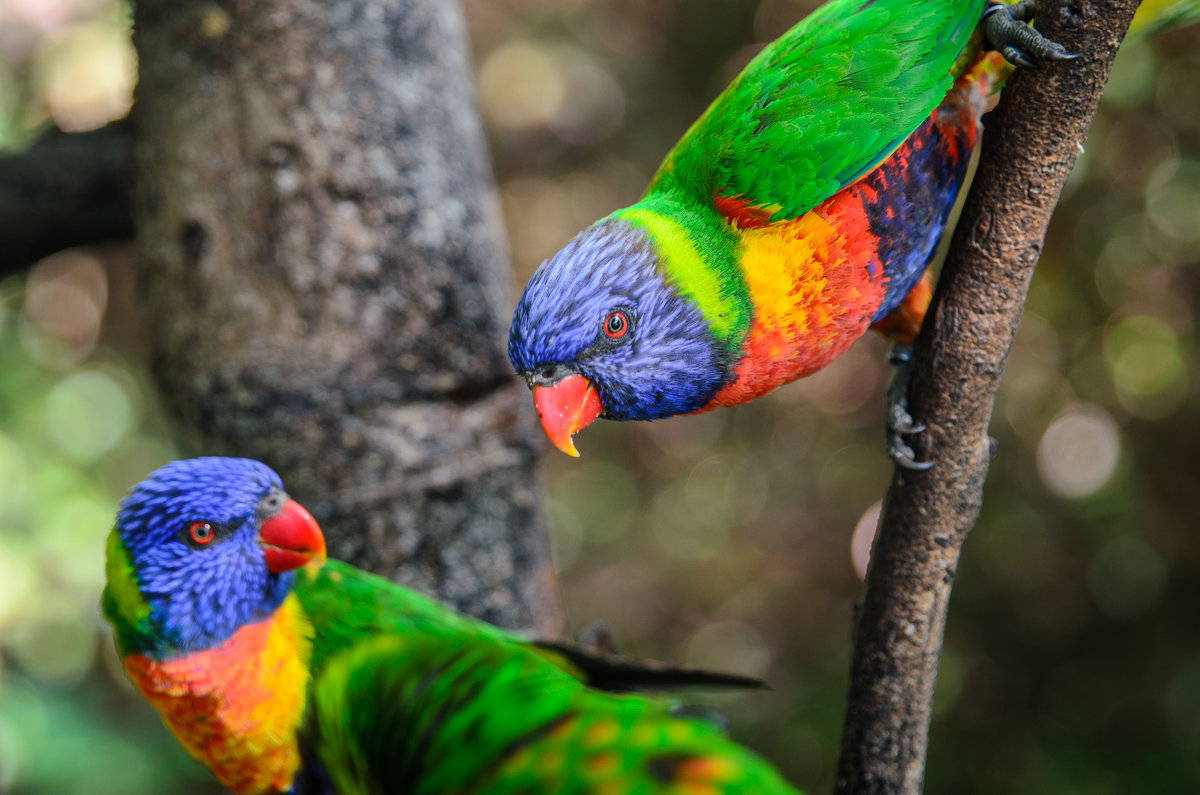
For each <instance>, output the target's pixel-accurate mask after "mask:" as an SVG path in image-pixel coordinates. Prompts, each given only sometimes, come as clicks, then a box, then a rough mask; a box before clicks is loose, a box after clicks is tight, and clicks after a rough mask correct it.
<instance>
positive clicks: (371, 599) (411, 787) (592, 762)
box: [102, 458, 795, 795]
mask: <svg viewBox="0 0 1200 795" xmlns="http://www.w3.org/2000/svg"><path fill="white" fill-rule="evenodd" d="M107 576H108V584H107V587H106V588H105V590H104V596H103V599H102V607H103V610H104V615H105V616H106V618H107V619H108V620H109V622H110V623H111V624H112V626H113V629H114V634H115V640H116V644H117V649H118V652H119V653H120V655H121V657H122V659H123V664H124V668H125V672H126V673H127V674H128V676H129V678H130V679H131V680H132V681H133V683H134V685H135V686H136V687H137V689H138V690H140V691H141V693H142V694H143V695H144V696H145V697H146V699H147V700H148V701H149V702H150V703H151V704H152V705H153V706H154V707H155V709H157V710H158V711H159V713H160V714H161V715H162V717H163V720H164V721H165V722H166V724H167V726H168V727H169V728H170V729H171V731H172V732H173V733H174V734H175V736H176V738H177V739H178V740H179V742H180V743H181V744H182V745H183V746H184V748H185V749H186V750H187V751H188V752H189V753H190V754H191V755H192V756H193V757H195V758H196V759H198V760H199V761H201V762H202V763H204V764H205V765H206V766H207V767H208V768H209V769H210V770H211V771H212V772H213V773H214V774H215V775H216V777H217V779H218V780H219V781H220V782H221V784H222V785H224V786H225V787H226V788H228V789H229V790H231V791H233V792H235V793H282V792H291V793H295V794H296V795H300V794H301V793H343V794H348V793H360V792H361V793H368V792H372V793H374V792H406V793H449V792H453V793H462V794H463V795H470V793H483V792H524V793H616V792H621V793H624V792H644V793H685V792H710V793H717V792H751V791H752V792H763V793H774V792H779V793H785V792H789V793H790V792H795V790H794V789H792V788H791V787H789V786H788V785H787V784H786V783H785V782H784V781H783V780H782V779H781V778H780V777H779V775H778V774H777V773H776V772H775V771H774V770H773V768H771V766H770V765H768V764H767V763H766V762H764V761H763V760H762V759H760V758H759V757H757V756H755V755H754V754H753V753H751V752H750V751H748V750H746V749H744V748H742V747H740V746H738V745H737V744H735V743H733V742H732V741H730V740H728V739H726V738H725V737H724V736H723V735H722V734H721V732H720V731H719V730H718V729H717V728H716V727H715V726H714V725H712V722H711V721H703V720H698V719H694V718H687V717H683V716H682V715H679V714H677V713H676V712H675V711H674V708H673V707H672V706H671V705H669V704H666V703H663V702H660V701H653V700H648V699H646V698H643V697H638V696H631V695H614V694H613V693H612V692H605V691H623V690H634V689H662V688H665V687H675V686H686V685H709V686H723V687H748V686H759V685H760V683H758V682H756V681H755V680H751V679H747V678H744V677H739V676H733V675H725V674H712V673H708V672H704V671H697V670H691V669H680V668H670V667H667V666H659V665H640V664H635V663H632V662H630V661H627V660H624V659H622V658H617V657H612V656H597V655H591V654H589V653H586V652H584V651H582V650H580V649H578V648H575V647H571V646H568V645H564V644H556V643H538V642H532V641H529V640H526V639H524V638H522V637H520V636H518V635H515V634H513V633H511V632H508V631H506V630H502V629H500V628H497V627H494V626H492V625H490V624H486V623H483V622H481V621H478V620H475V619H472V618H468V617H466V616H462V615H459V614H457V613H454V612H453V611H451V610H449V609H448V608H446V607H443V606H442V605H439V604H438V603H436V602H434V601H432V600H430V599H428V598H426V597H424V596H421V595H420V594H418V593H416V592H414V591H410V590H408V589H405V588H401V587H400V586H397V585H395V584H393V583H391V582H388V581H386V580H384V579H382V578H379V577H375V576H373V575H370V574H367V573H365V572H362V571H359V570H358V569H355V568H354V567H353V566H350V565H347V564H345V563H339V562H338V561H333V560H330V561H326V560H325V541H324V537H323V536H322V534H321V530H320V528H319V527H318V526H317V524H316V522H315V521H314V520H313V518H312V517H311V516H310V515H309V514H308V512H307V511H305V510H304V509H303V508H302V507H300V505H299V504H297V503H296V502H294V501H293V500H292V499H290V498H289V497H288V496H287V494H286V493H285V492H284V491H283V486H282V483H281V482H280V480H279V477H278V475H276V474H275V473H274V472H273V471H272V470H270V469H269V468H267V467H266V466H264V465H263V464H260V463H258V462H257V461H251V460H247V459H239V458H197V459H190V460H185V461H176V462H173V463H171V464H168V465H166V466H164V467H162V468H161V469H159V470H157V471H155V472H154V473H152V474H151V475H150V476H149V477H148V478H147V479H146V480H145V481H143V482H142V483H140V484H138V485H137V486H135V487H134V488H133V489H132V490H131V491H130V493H129V495H128V496H127V497H126V498H125V500H124V501H122V503H121V507H120V510H119V512H118V514H117V521H116V525H115V527H114V529H113V531H112V533H111V535H110V537H109V541H108V553H107Z"/></svg>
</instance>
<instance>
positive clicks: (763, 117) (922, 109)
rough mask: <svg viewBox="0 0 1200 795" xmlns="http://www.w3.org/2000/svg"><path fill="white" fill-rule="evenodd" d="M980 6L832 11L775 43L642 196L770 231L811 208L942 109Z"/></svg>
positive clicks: (879, 5)
mask: <svg viewBox="0 0 1200 795" xmlns="http://www.w3.org/2000/svg"><path fill="white" fill-rule="evenodd" d="M983 6H984V0H969V1H968V2H961V0H959V1H958V2H949V1H948V0H941V1H934V2H919V3H914V2H912V1H911V0H832V2H829V3H826V4H825V5H824V6H822V7H821V8H818V9H817V10H816V11H814V12H813V13H812V14H811V15H809V16H808V17H807V18H806V19H804V20H803V21H801V22H800V23H799V24H798V25H796V26H795V27H794V28H792V29H791V30H790V31H788V32H787V33H786V34H784V35H783V36H782V37H781V38H779V39H778V40H776V41H775V42H773V43H772V44H771V45H769V46H768V47H767V48H766V49H764V50H763V51H762V52H761V53H759V54H758V56H757V57H755V58H754V60H753V61H751V62H750V64H749V65H748V66H747V67H746V69H745V70H744V71H743V72H742V73H741V74H740V75H738V77H737V78H736V79H735V80H734V81H733V83H732V84H730V86H729V87H728V88H727V89H726V90H725V91H724V92H723V93H722V94H721V95H720V96H719V97H718V98H717V99H716V101H714V102H713V104H712V105H711V106H710V107H709V109H708V110H707V111H706V112H705V114H704V115H703V116H702V117H701V118H700V119H699V120H698V121H697V122H696V123H695V124H694V125H692V128H691V129H690V130H688V132H687V134H686V135H685V136H684V137H683V139H682V140H681V141H680V142H679V143H678V144H677V145H676V146H675V148H674V149H673V150H671V152H670V153H669V154H668V155H667V158H666V160H665V161H664V162H663V165H662V166H661V168H660V169H659V171H658V173H657V174H656V175H655V178H654V180H653V181H652V182H651V185H650V189H649V191H648V193H649V192H656V191H663V192H667V193H671V194H675V195H677V196H678V195H679V194H682V195H683V198H685V200H689V201H692V202H704V203H707V202H711V200H712V199H713V197H715V196H716V195H718V194H719V195H722V196H727V197H731V198H732V197H741V198H742V199H743V200H744V201H746V202H747V203H748V204H750V205H752V206H755V207H760V208H764V209H765V210H766V212H768V213H769V214H770V220H772V221H776V220H780V219H782V218H794V217H797V216H799V215H801V214H803V213H804V212H807V211H808V210H810V209H811V208H813V207H815V206H816V205H817V204H820V203H821V202H822V201H824V200H825V199H827V198H828V197H829V196H831V195H833V194H834V193H836V192H837V191H838V190H840V189H841V188H843V187H845V186H846V185H848V184H849V183H851V182H853V181H854V180H856V179H857V178H858V177H860V176H862V175H863V174H864V173H866V172H867V171H869V170H870V169H871V168H872V167H873V166H875V165H876V164H877V163H879V162H880V161H881V160H883V159H884V158H885V157H887V155H889V154H890V153H891V152H892V151H893V150H895V148H896V147H897V146H899V145H900V143H901V142H903V141H904V139H905V138H907V137H908V136H909V135H910V134H911V133H912V132H913V130H915V129H916V128H917V127H918V126H919V125H920V124H921V123H922V122H923V121H924V120H925V119H926V118H927V117H928V116H929V114H930V113H932V112H933V110H934V108H936V107H937V106H938V104H939V103H940V102H941V101H942V98H943V97H944V96H945V94H946V92H947V91H948V90H949V88H950V86H951V84H952V82H953V76H952V73H953V72H954V71H955V68H956V61H957V60H958V58H959V55H960V54H961V53H962V52H963V49H964V47H966V45H967V42H968V40H969V39H970V38H971V34H972V32H973V31H974V29H975V27H976V24H977V23H978V21H979V17H980V14H981V13H982V10H983Z"/></svg>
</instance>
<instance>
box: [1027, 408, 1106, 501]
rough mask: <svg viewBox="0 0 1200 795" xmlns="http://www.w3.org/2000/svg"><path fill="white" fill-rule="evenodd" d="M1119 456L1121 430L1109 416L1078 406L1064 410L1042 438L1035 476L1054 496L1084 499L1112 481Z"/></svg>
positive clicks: (1099, 411)
mask: <svg viewBox="0 0 1200 795" xmlns="http://www.w3.org/2000/svg"><path fill="white" fill-rule="evenodd" d="M1120 454H1121V435H1120V430H1119V429H1118V427H1117V423H1116V422H1115V421H1114V420H1113V418H1112V417H1111V416H1110V415H1109V414H1108V412H1106V411H1105V410H1104V409H1102V408H1100V407H1099V406H1094V405H1091V404H1082V403H1077V404H1074V405H1070V406H1067V408H1065V409H1064V410H1063V411H1062V412H1061V413H1060V414H1059V415H1058V416H1057V417H1055V418H1054V420H1053V421H1052V422H1051V423H1050V425H1049V426H1048V427H1047V428H1046V432H1045V433H1044V434H1042V439H1041V441H1040V442H1039V443H1038V449H1037V467H1038V474H1039V475H1041V478H1042V482H1044V483H1045V484H1046V486H1047V488H1049V489H1050V490H1051V491H1053V492H1054V493H1056V494H1059V495H1061V496H1063V497H1072V498H1080V497H1087V496H1088V495H1090V494H1094V493H1095V492H1096V491H1098V490H1099V489H1100V488H1101V487H1103V486H1104V484H1105V483H1107V482H1108V480H1109V478H1111V477H1112V475H1113V472H1114V471H1115V470H1116V467H1117V461H1118V460H1119V458H1120Z"/></svg>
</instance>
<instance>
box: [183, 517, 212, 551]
mask: <svg viewBox="0 0 1200 795" xmlns="http://www.w3.org/2000/svg"><path fill="white" fill-rule="evenodd" d="M187 531H188V538H189V539H191V542H192V543H193V544H196V545H198V546H206V545H208V544H211V543H212V540H213V539H214V538H216V536H217V531H216V528H215V527H213V526H212V522H192V523H191V524H190V525H188V529H187Z"/></svg>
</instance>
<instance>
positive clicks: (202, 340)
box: [134, 0, 558, 632]
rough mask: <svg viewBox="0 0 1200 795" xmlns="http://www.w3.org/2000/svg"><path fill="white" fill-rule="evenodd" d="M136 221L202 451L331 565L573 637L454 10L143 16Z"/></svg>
mask: <svg viewBox="0 0 1200 795" xmlns="http://www.w3.org/2000/svg"><path fill="white" fill-rule="evenodd" d="M134 31H135V34H134V43H135V45H136V47H137V51H138V57H139V63H140V72H141V75H140V82H139V84H138V88H137V104H136V109H135V124H136V140H135V149H134V180H135V189H134V191H135V192H134V215H135V220H136V223H137V246H138V252H139V259H140V269H141V276H142V284H143V288H144V290H145V303H146V307H147V320H148V325H149V328H150V329H151V334H152V337H153V343H154V345H155V369H156V372H157V373H158V375H159V376H160V380H161V383H162V385H163V387H164V389H165V392H166V394H167V396H168V399H169V402H170V404H171V405H172V407H173V408H174V409H175V411H176V414H177V416H178V419H179V420H180V425H181V427H183V428H184V429H186V430H187V432H189V433H190V434H191V436H190V437H189V438H188V439H187V442H188V444H189V447H190V449H189V452H192V453H209V454H215V453H219V454H232V455H244V456H248V457H253V458H259V459H261V460H263V461H265V462H266V463H268V464H270V465H271V466H273V467H274V468H276V469H277V470H278V471H279V472H280V474H281V476H282V477H283V478H284V482H285V483H286V484H287V486H288V488H289V490H290V491H291V493H292V494H293V495H294V496H295V497H296V498H298V499H299V500H300V501H301V502H303V503H304V504H305V505H307V506H308V507H309V508H310V510H312V511H313V513H314V514H315V515H316V516H317V518H318V520H320V521H321V522H322V525H323V526H324V528H325V530H326V533H327V536H328V543H329V550H330V554H331V555H332V556H334V557H338V558H342V559H344V560H348V561H350V562H353V563H355V564H357V565H359V566H362V567H363V568H367V569H371V570H373V571H376V572H379V573H381V574H384V575H386V576H388V577H390V578H392V579H395V580H397V581H400V582H403V583H405V584H407V585H410V586H413V587H416V588H419V589H421V590H423V591H426V592H428V593H431V594H434V595H436V596H437V597H439V598H441V599H443V600H445V601H446V602H448V603H450V604H451V605H453V606H455V607H457V608H459V609H462V610H464V611H466V612H469V613H472V614H474V615H477V616H480V617H482V618H485V619H488V620H490V621H493V622H495V623H498V624H502V625H505V626H508V627H513V628H519V629H527V630H528V629H536V630H539V631H541V632H553V631H555V630H556V628H557V624H558V608H557V594H556V591H555V586H554V577H553V573H552V570H551V567H550V559H549V554H548V545H547V539H546V535H545V532H544V529H545V527H544V520H543V518H542V515H541V509H540V505H539V502H540V500H539V494H538V490H537V488H536V487H535V486H534V485H533V484H534V483H535V478H534V468H535V452H534V449H533V448H532V441H531V440H534V439H536V438H537V436H536V434H535V428H534V425H533V417H532V412H531V411H530V410H529V408H528V404H529V400H528V397H527V395H526V394H525V387H524V385H523V384H521V383H520V382H519V381H518V380H517V379H516V378H515V377H514V376H513V374H512V373H511V370H510V368H509V365H508V362H507V360H506V358H505V356H504V349H503V340H504V335H505V331H506V328H507V324H506V323H505V322H503V321H502V320H501V318H504V317H506V316H507V313H508V310H509V307H510V306H511V301H510V299H509V294H508V284H507V280H508V262H507V259H506V254H505V252H506V244H505V240H504V236H503V233H502V230H501V225H500V220H499V212H498V207H497V200H496V197H495V189H494V184H493V180H492V176H491V172H490V167H489V163H488V159H487V155H486V150H485V146H484V140H483V135H482V132H481V127H480V122H479V119H478V115H477V110H476V103H475V94H474V88H473V83H472V77H471V71H470V64H469V61H468V57H467V55H466V53H467V48H466V41H465V33H464V30H463V21H462V18H461V9H460V8H459V6H458V4H457V3H454V2H447V0H338V1H337V2H316V0H224V1H223V2H213V1H212V0H138V2H137V3H136V4H135V19H134Z"/></svg>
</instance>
